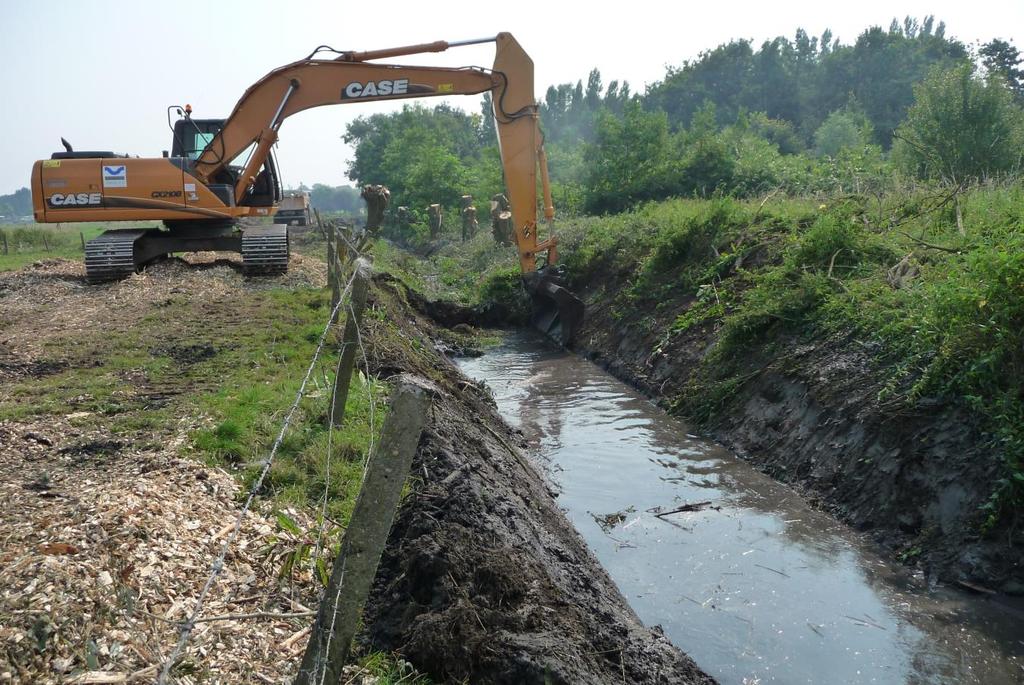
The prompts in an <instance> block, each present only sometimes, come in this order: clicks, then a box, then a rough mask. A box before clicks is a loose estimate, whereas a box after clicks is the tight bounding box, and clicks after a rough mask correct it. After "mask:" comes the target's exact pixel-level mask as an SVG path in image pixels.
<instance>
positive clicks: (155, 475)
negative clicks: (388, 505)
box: [0, 422, 317, 683]
mask: <svg viewBox="0 0 1024 685" xmlns="http://www.w3.org/2000/svg"><path fill="white" fill-rule="evenodd" d="M0 469H3V473H4V474H6V475H5V477H4V479H3V482H2V483H0V511H2V512H3V514H2V515H3V519H4V523H3V528H2V530H3V533H2V538H0V540H2V541H0V618H2V620H0V655H2V656H0V683H130V682H152V680H153V678H154V676H155V674H156V672H157V667H158V664H160V663H161V660H162V658H163V657H164V656H166V655H167V653H168V652H169V651H170V649H171V647H172V646H173V644H174V641H175V639H176V637H177V635H178V629H179V626H178V624H177V623H176V622H177V621H180V620H182V619H183V617H185V616H187V615H188V613H189V612H190V610H191V609H192V607H193V606H194V600H195V597H196V596H197V595H198V593H199V591H200V589H201V587H202V585H203V583H204V582H205V581H206V578H207V576H208V574H209V571H210V564H211V561H212V560H213V559H214V558H215V556H216V554H217V553H218V551H219V543H220V542H221V540H223V538H224V537H225V536H226V535H228V533H229V532H230V530H231V527H232V526H233V524H234V521H235V519H236V516H237V512H238V510H239V505H238V500H237V497H238V491H239V487H238V485H237V483H236V482H235V480H234V479H233V478H232V477H231V476H229V475H228V474H226V473H224V472H222V471H219V470H217V469H210V468H206V467H203V466H201V465H197V464H195V463H193V462H189V461H184V460H181V459H178V458H175V457H173V456H170V455H167V454H158V453H146V452H137V451H135V450H133V449H132V448H131V446H130V445H125V444H124V443H123V442H122V441H120V440H118V439H116V438H113V437H111V436H109V435H102V434H83V433H81V432H79V431H77V430H76V429H75V428H74V427H72V426H71V425H69V424H68V423H67V422H58V423H56V424H54V423H50V424H48V425H31V424H15V423H4V424H0ZM275 529H276V525H275V524H273V523H272V522H271V521H270V520H269V519H267V518H264V517H263V516H261V515H259V514H252V515H250V516H248V517H247V518H246V519H245V521H244V523H243V527H242V531H241V533H240V536H239V538H238V539H237V541H236V544H235V545H234V546H233V548H232V551H231V552H230V553H229V554H228V557H227V561H226V564H225V569H224V572H223V574H222V576H221V580H220V581H219V582H218V583H217V585H216V586H215V587H214V590H213V591H212V592H211V594H210V595H209V597H208V599H207V602H206V605H205V608H204V611H203V616H204V617H213V616H219V615H226V614H251V613H257V612H269V613H272V614H282V613H284V614H287V613H301V612H304V611H307V610H308V609H309V608H315V601H316V599H315V597H316V592H317V590H316V588H315V587H314V584H313V582H312V581H311V579H310V577H309V574H308V573H306V574H301V575H298V576H297V577H296V578H295V579H292V580H290V581H289V582H288V583H287V584H285V583H281V582H278V580H277V569H275V568H273V564H272V563H270V556H269V554H268V553H269V551H270V548H269V546H270V545H271V543H272V542H273V540H274V535H275V532H276V530H275ZM277 551H278V552H279V551H280V550H277ZM307 602H308V603H309V604H313V605H314V606H313V607H307V605H306V604H305V603H307ZM311 622H312V619H311V618H308V617H294V618H277V617H270V618H266V617H264V618H258V619H252V618H248V619H247V618H242V619H236V620H221V621H211V622H205V623H199V624H198V625H197V626H196V628H195V631H194V632H193V638H192V640H191V643H190V648H189V650H188V652H187V655H186V657H185V659H184V661H183V662H182V666H181V667H180V668H179V669H178V671H176V673H178V674H179V675H178V679H177V682H181V683H199V682H204V683H243V682H244V683H249V682H268V683H269V682H275V683H276V682H288V680H289V678H290V676H291V675H292V671H293V669H294V667H295V666H296V665H297V659H296V657H297V656H298V655H299V654H300V653H301V650H302V649H303V648H304V647H305V643H306V629H307V628H308V626H309V625H310V624H311ZM5 664H6V665H5Z"/></svg>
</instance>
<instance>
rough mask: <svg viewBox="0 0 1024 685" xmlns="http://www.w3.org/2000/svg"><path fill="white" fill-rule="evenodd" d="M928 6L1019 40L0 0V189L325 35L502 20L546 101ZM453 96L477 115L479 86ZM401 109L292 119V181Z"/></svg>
mask: <svg viewBox="0 0 1024 685" xmlns="http://www.w3.org/2000/svg"><path fill="white" fill-rule="evenodd" d="M605 8H607V9H605ZM928 14H933V15H935V17H936V23H937V22H938V21H945V22H946V25H947V35H951V36H954V37H956V38H959V39H960V40H962V41H963V42H965V43H968V44H974V43H976V42H978V41H982V42H984V41H987V40H989V39H991V38H993V37H1001V38H1004V39H1008V40H1013V41H1014V43H1015V44H1017V45H1018V46H1021V47H1024V46H1022V45H1021V44H1022V42H1024V0H977V1H975V2H963V1H962V0H956V1H953V0H932V1H930V2H925V1H920V0H860V1H859V2H843V3H828V2H824V1H822V0H814V1H805V0H799V1H787V0H775V1H774V2H770V1H767V0H742V1H740V0H717V1H711V2H687V1H686V0H677V1H676V2H654V1H651V0H633V1H632V2H625V3H623V2H617V3H603V2H600V1H594V0H591V1H589V2H569V1H565V0H563V1H561V2H559V1H558V0H544V1H535V0H519V1H513V0H504V1H503V2H486V1H483V2H482V1H480V0H477V1H476V2H463V1H461V0H455V1H450V2H446V1H443V0H433V1H430V0H418V1H406V0H392V1H390V2H366V1H365V0H360V1H358V2H356V1H352V0H349V1H347V2H342V1H335V2H326V1H322V2H303V1H301V0H291V1H285V0H282V1H280V2H264V1H262V0H247V1H233V0H219V1H217V2H194V1H190V0H175V1H174V2H153V1H151V0H135V1H131V0H117V1H108V0H88V1H86V0H82V1H73V0H48V1H47V2H30V1H26V0H0V25H2V26H3V38H2V40H0V59H2V62H0V64H2V65H3V66H2V68H0V93H3V94H4V97H5V102H4V103H3V110H2V111H3V114H2V117H3V119H2V120H3V122H4V126H2V127H0V130H2V134H0V153H2V155H0V159H2V160H3V162H2V168H0V194H3V193H8V192H12V191H14V190H15V189H17V188H20V187H22V186H25V185H28V183H29V174H30V172H31V167H32V162H33V161H35V160H36V159H42V158H45V157H49V155H50V153H51V152H53V151H55V150H58V149H61V148H60V137H61V136H64V137H65V138H67V139H68V140H69V141H71V143H72V144H73V145H74V146H75V148H76V149H82V150H86V149H91V150H97V149H98V150H111V149H112V150H114V151H116V152H127V153H129V154H132V155H139V156H159V155H160V151H161V150H164V149H167V148H168V147H170V139H171V134H170V131H169V130H168V128H167V123H166V107H167V106H168V105H170V104H179V103H180V104H184V103H186V102H187V103H191V104H192V106H193V107H194V108H195V116H196V117H204V118H205V117H223V116H227V114H229V113H230V111H231V109H232V107H233V106H234V103H235V102H236V101H237V100H238V98H239V97H240V96H241V95H242V92H243V91H244V90H245V89H246V88H247V87H248V86H249V85H250V84H252V83H253V82H254V81H256V80H257V79H259V78H260V77H262V76H263V75H264V74H266V73H267V72H268V71H270V70H271V69H273V68H275V67H277V66H280V65H282V64H286V63H288V62H292V61H295V60H297V59H300V58H302V57H304V56H306V55H307V54H309V52H310V51H311V50H312V49H313V48H314V47H316V46H317V45H320V44H329V45H332V46H333V47H336V48H338V49H342V50H345V49H350V50H364V49H376V48H383V47H392V46H396V45H407V44H411V43H422V42H428V41H433V40H459V39H465V38H476V37H483V36H489V35H494V34H495V33H497V32H499V31H510V32H512V33H513V34H514V35H515V36H516V38H517V39H518V40H519V42H520V43H521V44H522V45H523V47H524V48H525V49H526V50H527V51H528V52H529V53H530V54H531V56H532V57H533V60H534V63H535V65H536V76H537V84H536V88H537V95H538V97H542V96H543V93H544V90H545V89H546V88H547V86H548V85H550V84H552V83H561V82H566V81H573V82H575V81H576V80H578V79H580V78H583V79H585V78H586V75H587V73H588V72H589V71H590V69H592V68H593V67H595V66H596V67H598V68H599V69H600V70H601V74H602V77H603V79H604V82H605V84H607V83H608V82H609V81H611V80H613V79H618V80H620V81H621V80H628V81H629V82H630V83H631V84H632V85H633V89H634V91H641V92H642V90H643V87H644V85H645V84H648V83H651V82H653V81H657V80H658V79H660V78H661V77H662V76H663V75H664V72H665V66H666V65H678V64H680V63H682V62H683V60H685V59H688V58H693V57H695V56H696V55H698V54H699V53H700V52H701V51H703V50H707V49H710V48H713V47H715V46H716V45H718V44H720V43H722V42H725V41H728V40H730V39H732V38H750V39H753V40H754V41H755V42H758V43H759V42H760V41H762V40H764V39H767V38H772V37H774V36H777V35H785V36H789V37H792V35H793V33H794V31H795V30H796V29H797V28H798V27H802V28H804V29H806V30H807V32H808V33H810V34H811V35H821V33H822V31H824V30H825V29H826V28H830V29H832V32H833V34H834V36H836V37H838V38H839V39H841V40H842V41H843V42H844V43H847V42H851V41H853V40H854V39H855V38H856V36H857V34H859V33H860V32H861V31H862V30H863V29H864V28H866V27H867V26H869V25H873V24H881V25H883V26H888V25H889V22H890V21H891V20H892V19H893V18H894V17H899V18H901V19H902V17H904V16H906V15H911V16H916V17H923V16H925V15H928ZM1018 34H1019V35H1018ZM1018 38H1019V39H1020V40H1018ZM492 60H493V46H492V45H483V46H477V47H468V48H460V49H457V50H450V51H449V52H447V53H441V54H432V55H427V56H424V57H422V58H418V59H417V58H403V59H402V61H403V62H404V63H407V64H430V65H437V66H463V65H481V66H490V64H491V62H492ZM406 102H408V101H406ZM422 102H424V103H425V104H435V103H436V102H437V100H436V99H429V100H423V101H422ZM452 102H454V103H455V104H457V105H458V106H461V107H463V108H464V109H467V110H470V111H479V100H478V98H477V97H472V98H469V97H461V98H453V99H452ZM400 107H401V102H399V103H386V104H379V103H367V104H362V105H351V106H339V107H322V108H318V109H314V110H308V111H306V112H303V113H301V114H299V115H296V116H294V117H292V118H290V119H288V120H287V121H286V122H285V123H284V125H283V126H282V127H281V131H280V143H279V145H278V159H279V162H280V166H281V171H282V176H283V179H284V182H285V184H286V185H297V184H298V183H299V182H300V181H302V182H305V183H306V184H307V185H312V184H313V183H314V182H317V183H329V184H331V185H337V184H341V183H346V182H348V179H347V177H346V175H345V168H346V162H347V160H348V158H349V155H350V150H349V149H347V147H346V146H345V144H344V143H343V142H342V141H341V139H340V136H341V134H342V133H343V132H344V129H345V125H346V123H348V122H349V121H351V120H352V119H353V118H355V117H357V116H359V115H363V114H369V113H372V112H376V111H389V110H392V109H398V108H400Z"/></svg>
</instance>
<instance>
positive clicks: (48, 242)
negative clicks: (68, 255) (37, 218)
mask: <svg viewBox="0 0 1024 685" xmlns="http://www.w3.org/2000/svg"><path fill="white" fill-rule="evenodd" d="M43 249H44V250H46V251H47V252H49V251H50V241H48V240H47V239H46V232H45V231H44V232H43Z"/></svg>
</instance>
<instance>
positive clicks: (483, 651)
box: [366, 275, 712, 683]
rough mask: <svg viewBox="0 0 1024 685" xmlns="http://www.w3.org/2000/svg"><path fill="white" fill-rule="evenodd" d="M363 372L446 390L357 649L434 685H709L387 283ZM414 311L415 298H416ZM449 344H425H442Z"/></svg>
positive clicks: (401, 292) (381, 283)
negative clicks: (441, 683)
mask: <svg viewBox="0 0 1024 685" xmlns="http://www.w3.org/2000/svg"><path fill="white" fill-rule="evenodd" d="M373 296H374V306H375V309H376V311H378V312H383V313H386V314H387V316H386V317H384V316H381V317H374V319H373V320H374V322H375V323H374V325H373V327H372V328H371V331H372V333H371V335H372V341H373V345H372V348H371V349H372V352H371V355H372V359H371V361H370V365H371V368H372V370H373V371H374V372H376V373H379V374H382V375H385V376H386V375H389V374H392V373H396V372H398V371H412V372H414V373H418V374H421V375H424V376H427V377H429V378H431V379H433V380H434V381H436V382H437V383H438V384H439V385H440V386H441V387H442V389H443V394H442V395H441V397H440V398H439V399H438V400H436V401H435V405H434V412H433V414H434V418H433V421H432V422H431V424H430V427H429V429H428V430H427V432H426V433H425V435H424V438H423V440H422V442H421V445H420V450H419V453H418V455H417V460H416V463H415V466H414V472H415V474H416V475H417V476H418V477H419V478H421V481H420V482H419V483H418V484H417V486H416V487H415V488H414V492H413V494H412V495H411V496H410V498H409V500H408V501H407V503H406V504H405V506H403V507H402V510H401V512H400V514H399V517H398V520H397V522H396V525H395V528H394V529H393V531H392V534H391V539H390V541H389V544H388V550H387V552H386V554H385V557H384V560H383V562H382V567H381V571H380V573H379V574H378V579H377V584H376V587H375V590H374V596H373V601H372V603H371V608H370V610H369V611H368V612H367V617H366V623H367V626H368V628H369V630H368V636H367V639H368V641H369V642H370V644H372V645H373V646H374V647H378V648H388V649H399V650H400V651H401V652H402V653H403V654H404V655H406V657H407V658H409V659H410V660H411V661H412V662H413V663H415V664H417V665H418V666H419V667H420V668H423V669H425V670H427V671H428V672H429V673H431V674H434V675H436V676H438V677H441V678H444V679H456V680H462V679H469V680H471V681H473V682H495V683H526V682H560V683H621V682H630V683H691V682H692V683H704V682H712V681H711V679H710V678H709V677H707V676H706V675H704V674H702V673H701V672H700V671H699V669H697V667H696V666H695V665H694V664H693V663H692V661H690V660H689V659H688V658H687V657H685V656H684V655H682V654H681V653H680V652H679V651H678V650H677V649H676V648H675V647H673V646H672V645H671V644H670V643H669V642H668V641H667V640H666V639H665V638H664V637H662V636H661V634H660V633H659V632H658V631H657V630H656V629H655V630H648V629H646V628H644V627H643V626H641V624H640V622H639V620H638V619H637V618H636V616H635V615H634V614H633V612H632V610H631V609H630V608H629V607H628V604H627V603H626V601H625V600H624V599H623V597H622V596H621V595H620V594H619V592H618V591H617V590H616V589H615V586H614V584H613V583H612V581H611V580H610V579H609V577H608V576H607V574H606V573H605V572H604V570H603V569H602V568H601V567H600V565H599V564H598V562H597V561H596V560H595V559H594V557H593V556H592V555H591V553H590V552H589V550H588V549H587V547H586V545H585V544H584V542H583V541H582V539H581V538H580V536H579V534H578V533H577V532H576V530H575V529H574V528H573V527H572V526H571V524H569V522H568V521H567V520H566V518H565V517H564V515H563V514H562V513H561V511H560V510H559V509H558V506H557V504H556V502H555V500H554V498H553V497H552V494H551V493H550V492H549V490H548V489H547V486H546V485H545V483H544V480H543V478H542V477H541V476H540V475H539V474H538V472H537V471H536V470H535V469H534V467H533V466H532V465H531V464H530V463H528V462H527V460H526V459H525V458H524V456H523V453H522V452H521V451H520V449H519V445H520V442H521V440H522V438H521V436H519V435H518V434H516V433H515V432H513V431H512V430H511V429H509V428H508V427H507V426H506V425H505V424H504V422H503V421H502V420H501V419H500V417H499V416H498V415H497V412H496V410H495V407H494V403H493V401H492V400H491V398H490V397H489V396H488V395H487V393H486V391H484V390H482V389H481V388H479V387H477V386H476V385H474V384H472V383H470V382H468V381H466V380H465V379H464V378H463V377H462V376H461V374H459V373H458V371H457V370H456V369H455V367H454V365H452V364H451V362H449V361H448V360H447V359H446V358H445V357H444V356H443V355H440V354H438V353H437V351H436V350H435V349H430V347H429V346H428V347H422V346H421V343H423V342H428V341H436V340H437V339H438V337H439V336H441V337H448V336H450V334H449V333H445V332H444V331H439V330H438V329H437V328H436V327H435V324H433V322H432V321H430V320H428V319H427V318H426V317H424V316H423V315H422V314H421V313H419V312H416V311H415V310H414V309H413V308H412V307H410V306H409V305H408V304H407V302H408V299H407V296H408V293H407V291H406V289H405V288H404V287H403V286H401V285H400V284H399V283H398V282H396V281H394V280H393V279H391V278H390V277H388V276H386V275H384V276H381V277H379V278H378V279H377V283H376V288H375V289H374V293H373ZM417 303H418V304H421V305H422V302H417ZM449 345H450V343H449V342H447V341H446V342H443V343H440V344H436V343H435V346H436V347H439V348H442V349H443V348H446V347H448V346H449Z"/></svg>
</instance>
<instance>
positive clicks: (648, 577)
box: [460, 336, 1024, 684]
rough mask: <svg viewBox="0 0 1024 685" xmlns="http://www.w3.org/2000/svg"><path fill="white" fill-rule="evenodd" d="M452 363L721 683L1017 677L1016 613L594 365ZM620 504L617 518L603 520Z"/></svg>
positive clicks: (608, 562)
mask: <svg viewBox="0 0 1024 685" xmlns="http://www.w3.org/2000/svg"><path fill="white" fill-rule="evenodd" d="M460 365H461V366H462V368H463V371H464V372H466V373H467V374H468V375H469V376H471V377H473V378H477V379H483V380H485V381H486V382H487V384H488V386H489V387H490V388H491V389H492V391H493V392H494V395H495V399H496V401H497V402H498V406H499V409H500V410H501V412H502V414H503V415H504V416H505V417H506V419H507V420H509V422H510V423H512V424H514V425H516V426H518V427H519V428H520V429H521V430H522V431H523V433H524V434H525V435H526V437H527V439H528V440H529V441H530V442H531V444H532V445H533V446H534V447H535V449H536V450H537V451H538V452H539V453H543V454H544V456H545V457H546V459H547V463H548V465H549V467H550V476H551V478H552V480H553V481H554V482H555V483H556V484H557V485H558V486H559V487H560V488H561V492H562V495H561V499H560V501H561V505H562V506H563V508H564V509H565V510H566V513H567V515H568V516H569V518H570V519H571V520H572V521H573V523H574V524H575V525H576V526H577V528H578V529H579V530H580V532H581V534H582V535H583V536H584V538H586V540H587V542H588V543H589V544H590V546H591V548H592V549H593V550H594V552H595V554H596V555H597V556H598V558H599V559H600V560H601V561H602V563H603V564H604V565H605V567H606V568H607V569H608V571H609V573H610V574H611V576H612V577H613V578H614V579H615V581H616V583H617V584H618V585H619V588H620V589H621V590H622V592H623V594H624V595H625V596H626V597H627V598H628V599H629V601H630V603H631V604H632V605H633V607H634V609H635V610H636V611H637V613H638V614H639V615H640V617H641V618H642V619H643V620H644V621H645V622H646V623H647V624H648V625H654V624H660V625H661V626H662V627H663V628H664V629H665V632H666V634H667V635H668V636H669V637H670V638H671V639H672V640H673V641H674V642H675V643H676V644H677V645H679V646H680V647H681V648H682V649H683V650H684V651H686V652H688V653H689V654H690V655H691V656H693V657H694V659H696V660H697V662H698V663H699V664H700V665H701V666H702V667H703V668H704V669H705V670H707V671H708V672H710V673H712V674H714V675H715V676H716V677H718V678H719V679H720V680H721V681H722V682H723V683H743V682H744V679H745V678H746V679H749V680H748V682H754V680H753V679H759V680H760V682H762V683H768V682H779V683H822V682H828V683H986V684H989V683H994V684H1000V683H1020V682H1024V680H1022V676H1024V669H1022V667H1021V666H1020V665H1019V664H1020V663H1021V660H1022V652H1024V644H1022V643H1021V642H1020V641H1019V640H1020V638H1019V636H1018V633H1019V632H1020V630H1019V629H1020V624H1019V621H1018V620H1017V619H1016V618H1014V617H1012V616H1010V615H1008V614H1006V613H1004V612H1001V611H997V610H995V609H994V608H993V607H992V606H991V605H989V604H987V603H985V602H982V601H977V600H973V599H972V598H967V597H964V596H961V595H959V594H956V593H949V592H946V593H942V592H932V593H928V592H927V591H926V590H925V589H924V588H922V587H919V586H918V585H917V584H915V583H914V582H912V581H911V580H910V579H908V578H906V577H904V576H903V575H901V574H900V573H899V572H897V570H894V569H893V568H891V567H890V566H889V565H887V564H885V563H883V562H882V561H881V560H880V559H879V558H878V557H877V556H876V555H874V554H873V553H872V552H871V550H870V549H869V548H868V547H867V546H866V545H865V544H864V543H863V542H862V541H861V540H860V539H859V538H858V537H857V536H856V535H854V534H852V533H851V532H850V531H849V530H847V529H846V528H845V527H843V526H840V525H838V524H837V523H835V522H834V521H833V520H832V519H831V518H830V517H828V516H826V515H824V514H822V513H821V512H817V511H814V510H812V509H810V508H809V507H808V506H807V505H806V504H805V503H804V502H803V501H802V500H801V499H800V497H799V496H797V495H796V494H795V493H794V492H793V491H792V490H790V489H789V488H787V487H785V486H783V485H780V484H779V483H776V482H775V481H773V480H771V479H770V478H768V477H766V476H764V475H763V474H761V473H759V472H758V471H756V470H755V469H753V468H751V467H750V466H749V465H748V464H746V463H744V462H743V461H741V460H738V459H736V458H735V457H734V456H733V455H731V454H730V453H729V452H728V451H726V450H724V449H723V448H721V447H719V446H717V445H714V444H712V443H709V442H706V441H702V440H700V439H698V438H695V437H694V436H692V435H689V434H688V433H687V429H686V426H685V425H684V424H682V423H680V422H678V421H676V420H675V419H673V418H671V417H669V416H667V415H666V414H665V413H664V412H662V411H660V410H659V409H658V408H657V407H655V406H654V405H652V404H651V403H650V402H648V401H647V400H646V399H644V398H643V397H642V396H641V395H639V394H638V393H636V392H635V391H633V390H632V389H631V388H629V387H628V386H625V385H624V384H622V383H619V382H618V381H616V380H615V379H614V378H612V377H611V376H609V375H608V374H606V373H604V372H603V371H601V370H600V369H598V368H597V367H595V366H594V365H592V364H590V363H588V362H586V361H583V360H581V359H579V358H577V357H575V356H572V355H567V354H565V353H563V352H560V351H558V350H556V349H553V348H552V347H551V346H549V345H548V344H547V343H546V341H544V340H542V339H536V338H533V337H532V336H519V337H513V338H510V339H509V340H508V342H507V343H506V344H505V345H504V346H502V347H501V348H499V349H497V350H495V351H493V352H492V353H490V354H487V355H485V356H484V357H481V358H478V359H472V360H465V361H463V362H461V363H460ZM704 501H711V502H712V506H708V507H704V508H701V509H699V510H697V511H687V512H680V513H678V514H672V515H670V516H666V517H664V518H658V517H656V516H655V515H654V513H653V511H654V510H660V511H667V510H670V509H673V508H676V507H678V506H679V505H681V504H683V503H694V502H704ZM657 508H660V509H657ZM613 513H621V514H622V515H623V518H622V519H621V520H620V521H619V522H618V523H617V524H616V525H614V526H612V527H610V528H609V529H608V530H605V529H603V528H602V527H601V525H600V524H599V520H603V517H606V516H607V515H609V514H613ZM605 525H606V526H607V522H606V523H605Z"/></svg>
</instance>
